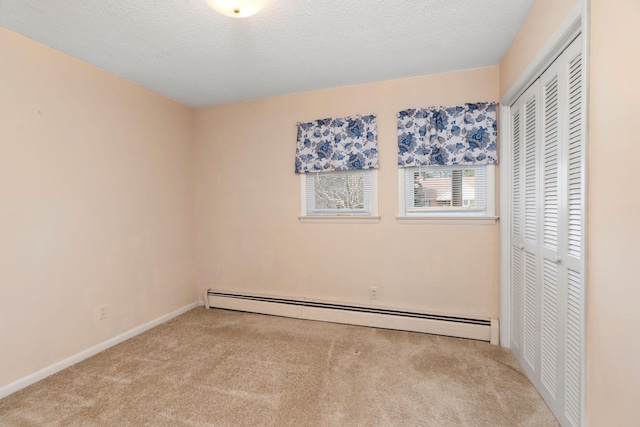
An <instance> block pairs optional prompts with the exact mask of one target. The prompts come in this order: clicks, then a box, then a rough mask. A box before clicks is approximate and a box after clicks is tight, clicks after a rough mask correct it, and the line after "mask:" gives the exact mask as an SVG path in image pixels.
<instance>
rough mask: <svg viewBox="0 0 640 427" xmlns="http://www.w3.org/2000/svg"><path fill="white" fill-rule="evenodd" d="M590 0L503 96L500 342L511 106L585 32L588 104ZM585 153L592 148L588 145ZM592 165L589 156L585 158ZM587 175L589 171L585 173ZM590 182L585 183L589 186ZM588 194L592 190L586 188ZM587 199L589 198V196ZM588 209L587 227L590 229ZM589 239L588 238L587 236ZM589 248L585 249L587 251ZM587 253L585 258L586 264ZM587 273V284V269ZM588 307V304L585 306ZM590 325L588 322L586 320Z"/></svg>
mask: <svg viewBox="0 0 640 427" xmlns="http://www.w3.org/2000/svg"><path fill="white" fill-rule="evenodd" d="M588 17H589V1H586V0H578V1H577V4H576V5H575V6H574V8H573V9H572V10H571V12H569V14H568V15H567V17H566V18H565V19H564V21H563V22H562V24H560V26H559V27H558V29H557V30H556V31H555V32H554V33H553V35H552V36H551V37H550V39H549V40H548V42H547V44H546V45H545V46H544V47H543V48H542V50H541V51H540V52H539V53H538V55H536V57H535V58H534V59H533V61H531V63H530V64H529V66H528V67H527V68H526V69H525V70H524V72H523V73H522V74H521V75H520V77H519V78H518V80H516V82H515V83H514V84H513V85H512V86H511V88H509V90H508V91H507V93H506V94H505V95H504V96H503V97H502V99H500V345H502V346H503V347H507V348H510V347H511V340H510V337H511V287H510V285H511V280H510V275H511V274H510V271H511V256H510V251H511V209H510V207H511V183H512V182H513V179H512V176H511V167H512V165H511V163H512V162H511V155H512V152H511V143H512V141H511V120H510V116H511V114H510V113H511V105H513V103H514V102H515V101H516V100H517V99H518V98H519V97H520V95H522V93H524V91H525V90H527V88H528V87H529V86H531V84H532V83H533V82H534V81H535V80H536V79H537V78H538V77H540V76H541V75H542V73H543V72H544V71H545V70H546V69H547V68H548V67H549V66H550V65H551V64H552V63H553V61H555V59H556V58H557V57H558V56H560V54H561V53H562V51H564V49H565V48H567V46H569V44H571V42H572V41H573V40H574V39H575V38H576V37H577V36H578V35H579V34H581V33H582V34H583V38H582V40H583V41H582V43H583V46H582V48H583V53H584V61H585V83H586V84H585V98H586V100H587V101H586V105H587V107H588V99H589V84H588V82H589V59H588V58H589V49H588V48H589V19H588ZM588 117H589V116H588V114H586V115H585V141H586V144H585V145H588V141H589V135H588V129H589V124H588ZM584 155H585V156H587V155H588V149H586V146H585V153H584ZM585 163H587V164H588V158H585ZM584 176H585V177H586V174H585V175H584ZM586 185H587V183H586V182H585V186H586ZM585 194H588V190H587V189H586V187H585ZM585 201H586V198H585ZM586 214H587V212H586V209H585V212H584V216H583V218H584V219H585V224H584V230H586V229H587V225H586V219H587V216H586ZM583 241H585V242H586V239H583ZM587 249H588V248H585V251H586V250H587ZM586 259H587V254H586V252H585V255H584V260H585V263H586ZM583 271H584V272H585V283H586V273H587V269H586V268H585V269H584V270H583ZM585 307H586V306H585ZM585 324H586V322H585Z"/></svg>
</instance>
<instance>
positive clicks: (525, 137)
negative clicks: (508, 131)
mask: <svg viewBox="0 0 640 427" xmlns="http://www.w3.org/2000/svg"><path fill="white" fill-rule="evenodd" d="M538 92H539V91H538V82H536V83H534V84H533V85H532V86H531V87H530V88H529V89H528V90H527V91H526V92H525V93H524V94H523V95H522V96H521V98H520V102H519V103H518V104H517V105H515V106H514V107H513V108H512V127H513V138H512V140H513V150H512V152H513V159H512V163H513V171H512V179H513V185H512V235H511V242H512V251H511V253H512V272H511V278H512V287H513V289H512V293H511V295H512V310H513V314H512V319H513V325H512V329H511V330H512V334H511V336H512V339H513V344H514V346H515V348H516V349H517V351H518V353H519V355H520V356H521V362H522V363H521V364H522V365H523V367H524V369H525V370H526V371H527V373H528V374H529V375H530V376H533V375H535V373H536V372H537V370H538V369H537V366H538V352H537V350H536V349H537V348H538V346H539V344H538V339H539V336H540V334H539V321H538V314H537V312H538V310H537V307H538V305H539V303H538V300H539V295H538V294H539V292H538V289H537V282H538V258H539V255H538V252H539V244H538V219H537V217H538V168H539V167H538V163H539V144H538V140H539V135H540V132H539V120H538V110H539V102H538Z"/></svg>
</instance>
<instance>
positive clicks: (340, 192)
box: [306, 170, 372, 215]
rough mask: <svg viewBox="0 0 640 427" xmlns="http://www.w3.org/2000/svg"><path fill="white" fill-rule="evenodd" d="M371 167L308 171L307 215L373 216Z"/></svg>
mask: <svg viewBox="0 0 640 427" xmlns="http://www.w3.org/2000/svg"><path fill="white" fill-rule="evenodd" d="M371 173H372V171H371V170H352V171H338V172H321V173H308V174H306V197H307V212H306V214H307V215H371V212H372V210H371V193H372V187H371Z"/></svg>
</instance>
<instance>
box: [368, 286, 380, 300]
mask: <svg viewBox="0 0 640 427" xmlns="http://www.w3.org/2000/svg"><path fill="white" fill-rule="evenodd" d="M369 298H371V299H378V288H377V287H376V286H372V287H370V288H369Z"/></svg>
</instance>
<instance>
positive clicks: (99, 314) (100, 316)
mask: <svg viewBox="0 0 640 427" xmlns="http://www.w3.org/2000/svg"><path fill="white" fill-rule="evenodd" d="M106 318H107V304H102V305H99V306H97V307H96V320H104V319H106Z"/></svg>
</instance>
